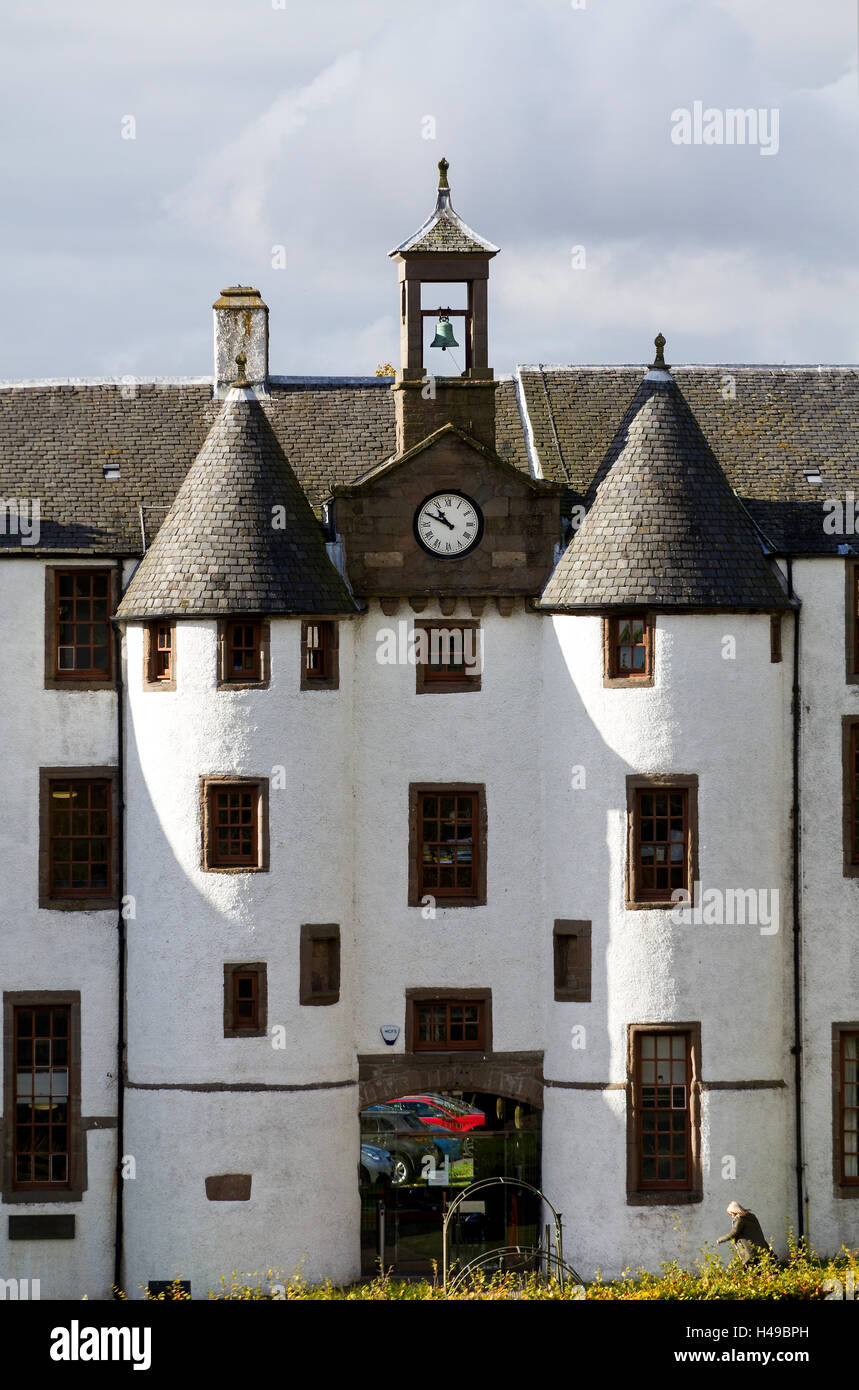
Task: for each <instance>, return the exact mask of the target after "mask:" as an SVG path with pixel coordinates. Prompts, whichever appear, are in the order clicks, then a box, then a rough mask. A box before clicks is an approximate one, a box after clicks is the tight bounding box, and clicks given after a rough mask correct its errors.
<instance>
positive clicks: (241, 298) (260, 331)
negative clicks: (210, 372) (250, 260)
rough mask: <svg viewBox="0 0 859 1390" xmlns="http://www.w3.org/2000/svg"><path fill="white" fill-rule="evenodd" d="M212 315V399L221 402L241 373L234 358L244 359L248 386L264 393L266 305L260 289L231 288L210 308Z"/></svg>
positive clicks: (265, 384)
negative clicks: (213, 342)
mask: <svg viewBox="0 0 859 1390" xmlns="http://www.w3.org/2000/svg"><path fill="white" fill-rule="evenodd" d="M212 308H213V310H214V316H215V399H216V400H223V399H224V397H225V396H226V395H227V393H228V391H229V390H230V387H231V386H232V385H233V383H234V382H235V381H236V379H237V377H238V376H239V375H240V374H241V372H240V368H239V367H238V366H237V365H236V358H237V357H238V356H240V355H242V356H244V358H245V364H244V376H245V377H246V378H247V381H248V384H249V385H251V386H254V387H257V388H261V389H262V390H263V391H265V390H267V384H268V305H267V304H264V303H263V301H262V299H261V298H260V292H259V290H253V289H251V288H250V287H249V286H247V285H232V286H231V287H230V288H229V289H226V290H221V296H220V299H216V300H215V302H214V304H213V305H212Z"/></svg>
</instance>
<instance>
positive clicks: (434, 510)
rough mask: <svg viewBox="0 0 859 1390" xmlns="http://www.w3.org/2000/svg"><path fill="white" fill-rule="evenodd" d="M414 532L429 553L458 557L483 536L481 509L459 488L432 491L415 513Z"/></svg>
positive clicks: (441, 557) (450, 558) (452, 557)
mask: <svg viewBox="0 0 859 1390" xmlns="http://www.w3.org/2000/svg"><path fill="white" fill-rule="evenodd" d="M415 536H416V537H417V540H418V543H419V544H420V545H422V546H423V548H424V550H427V551H429V553H430V555H435V556H437V557H438V559H440V560H458V559H459V558H460V557H461V556H463V555H467V554H468V552H469V551H470V550H473V549H474V547H475V546H476V545H477V544H478V542H479V541H480V539H481V538H482V536H483V513H482V512H481V510H480V508H479V507H478V505H477V503H476V502H472V500H471V498H470V497H466V496H465V494H464V493H462V492H434V493H433V495H432V497H428V498H427V500H426V501H425V502H423V503H421V505H420V507H418V510H417V512H416V513H415Z"/></svg>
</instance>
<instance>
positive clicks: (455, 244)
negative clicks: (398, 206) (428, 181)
mask: <svg viewBox="0 0 859 1390" xmlns="http://www.w3.org/2000/svg"><path fill="white" fill-rule="evenodd" d="M449 167H450V166H449V164H448V162H447V160H446V159H444V158H441V159H440V160H439V162H438V173H439V179H438V196H437V197H436V204H435V207H434V208H433V210H432V212H431V213H430V215H429V217H428V218H427V220H426V221H425V222H424V223H423V224H422V225H421V226H420V227H418V229H417V231H416V232H414V233H413V234H412V236H410V237H408V238H407V239H406V240H405V241H401V242H400V244H399V246H395V247H394V249H393V251H389V252H388V255H389V256H406V255H427V254H430V255H432V254H440V255H443V256H450V255H457V254H461V253H463V252H465V253H466V254H468V253H469V252H470V253H472V254H474V253H477V254H478V255H481V256H496V255H497V254H498V252H499V250H500V249H501V248H500V247H499V246H494V245H493V243H492V242H491V241H487V240H486V238H485V237H482V236H478V234H477V232H474V231H472V229H471V227H469V226H467V224H466V223H465V222H463V220H462V218H461V217H460V216H459V214H458V213H456V212H454V210H453V207H452V205H451V201H450V184H449V183H448V181H447V171H448V169H449Z"/></svg>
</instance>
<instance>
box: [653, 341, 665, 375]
mask: <svg viewBox="0 0 859 1390" xmlns="http://www.w3.org/2000/svg"><path fill="white" fill-rule="evenodd" d="M653 344H654V347H655V348H656V356H655V358H654V359H653V361H652V362H651V364H650V369H651V371H653V370H656V371H661V372H667V371H668V367H666V365H665V356H664V349H665V335H664V334H662V333H657V335H656V337H655V338H654V339H653Z"/></svg>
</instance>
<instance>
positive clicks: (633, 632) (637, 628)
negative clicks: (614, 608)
mask: <svg viewBox="0 0 859 1390" xmlns="http://www.w3.org/2000/svg"><path fill="white" fill-rule="evenodd" d="M652 684H653V617H652V615H651V614H649V613H618V614H612V615H611V616H610V617H607V618H603V685H606V686H619V687H623V686H630V687H631V686H635V685H652Z"/></svg>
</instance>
